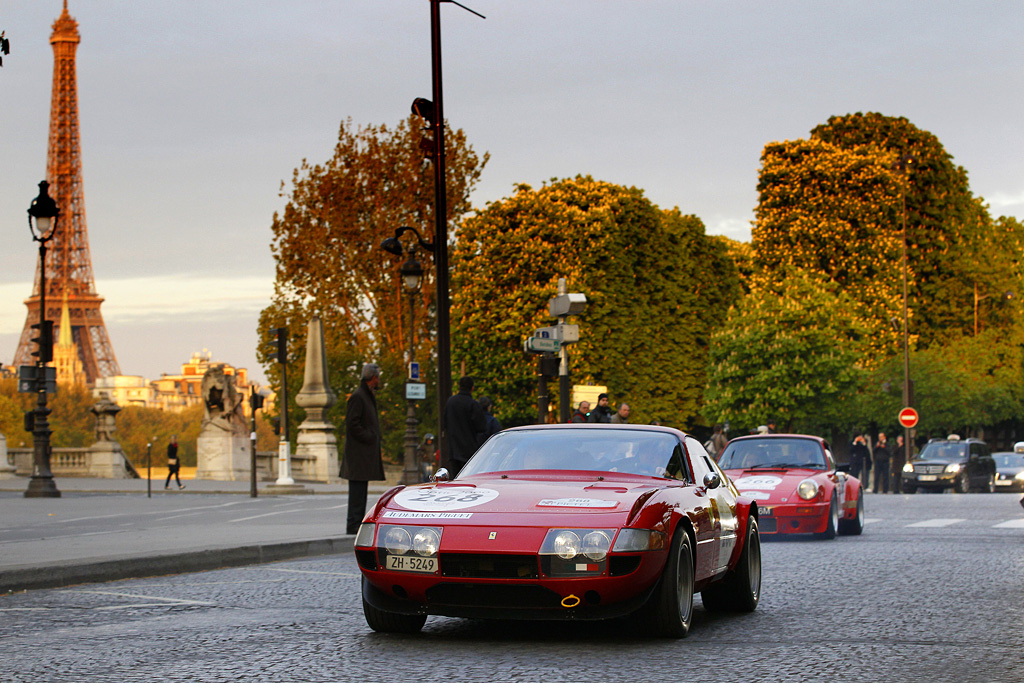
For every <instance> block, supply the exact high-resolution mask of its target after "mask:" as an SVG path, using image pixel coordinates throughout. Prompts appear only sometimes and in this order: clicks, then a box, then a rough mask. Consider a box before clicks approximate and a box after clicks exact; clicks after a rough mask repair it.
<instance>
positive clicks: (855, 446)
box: [850, 434, 871, 479]
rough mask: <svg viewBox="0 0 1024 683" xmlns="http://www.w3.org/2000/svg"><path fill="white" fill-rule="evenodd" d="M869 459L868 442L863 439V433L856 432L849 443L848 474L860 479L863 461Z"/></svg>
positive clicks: (868, 460)
mask: <svg viewBox="0 0 1024 683" xmlns="http://www.w3.org/2000/svg"><path fill="white" fill-rule="evenodd" d="M870 461H871V452H870V451H869V450H868V444H867V442H866V441H864V435H863V434H858V435H857V436H855V437H853V443H852V444H850V474H852V475H853V476H855V477H857V478H858V479H860V473H861V472H863V471H864V463H865V462H870Z"/></svg>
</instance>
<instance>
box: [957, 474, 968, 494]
mask: <svg viewBox="0 0 1024 683" xmlns="http://www.w3.org/2000/svg"><path fill="white" fill-rule="evenodd" d="M954 490H955V491H956V492H957V493H970V492H971V478H970V477H968V476H967V473H966V472H961V473H960V474H959V475H957V478H956V487H955V489H954Z"/></svg>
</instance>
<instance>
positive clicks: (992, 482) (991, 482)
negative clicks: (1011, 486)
mask: <svg viewBox="0 0 1024 683" xmlns="http://www.w3.org/2000/svg"><path fill="white" fill-rule="evenodd" d="M995 492H996V475H994V474H990V475H988V483H987V484H985V493H995Z"/></svg>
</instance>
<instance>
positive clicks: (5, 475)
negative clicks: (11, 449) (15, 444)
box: [0, 434, 17, 479]
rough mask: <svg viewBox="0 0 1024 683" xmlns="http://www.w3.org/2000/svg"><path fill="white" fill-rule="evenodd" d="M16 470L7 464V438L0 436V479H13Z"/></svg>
mask: <svg viewBox="0 0 1024 683" xmlns="http://www.w3.org/2000/svg"><path fill="white" fill-rule="evenodd" d="M16 471H17V468H16V467H15V466H14V465H12V464H11V463H9V462H7V437H6V436H4V435H3V434H0V479H13V478H14V477H15V474H14V473H15V472H16Z"/></svg>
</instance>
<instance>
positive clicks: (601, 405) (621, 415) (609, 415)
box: [569, 393, 629, 425]
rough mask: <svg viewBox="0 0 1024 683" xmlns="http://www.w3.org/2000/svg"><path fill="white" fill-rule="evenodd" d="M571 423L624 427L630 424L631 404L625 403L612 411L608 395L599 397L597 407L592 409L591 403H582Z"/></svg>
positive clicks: (570, 419)
mask: <svg viewBox="0 0 1024 683" xmlns="http://www.w3.org/2000/svg"><path fill="white" fill-rule="evenodd" d="M569 422H575V423H581V422H591V423H600V424H613V425H622V424H627V423H628V422H629V404H628V403H626V402H625V401H623V402H622V403H620V404H619V407H618V409H617V410H614V411H613V410H612V409H611V406H610V405H608V394H603V393H602V394H598V395H597V405H596V406H594V409H593V410H591V409H590V401H580V404H579V405H578V406H577V407H576V412H574V413H573V414H572V417H571V418H569Z"/></svg>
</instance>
